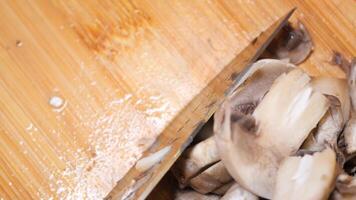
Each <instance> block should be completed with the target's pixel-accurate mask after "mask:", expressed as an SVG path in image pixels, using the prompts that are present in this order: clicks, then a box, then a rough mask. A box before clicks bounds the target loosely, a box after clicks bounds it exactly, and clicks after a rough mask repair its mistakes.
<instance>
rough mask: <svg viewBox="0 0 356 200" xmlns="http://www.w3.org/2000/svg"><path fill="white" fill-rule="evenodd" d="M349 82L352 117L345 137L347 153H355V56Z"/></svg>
mask: <svg viewBox="0 0 356 200" xmlns="http://www.w3.org/2000/svg"><path fill="white" fill-rule="evenodd" d="M348 82H349V89H350V97H351V104H352V109H351V118H350V120H349V121H348V123H347V125H346V128H345V130H344V138H345V143H346V151H347V153H348V154H353V153H356V58H354V59H353V60H352V62H351V65H350V70H349V75H348Z"/></svg>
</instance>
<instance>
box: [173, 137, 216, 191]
mask: <svg viewBox="0 0 356 200" xmlns="http://www.w3.org/2000/svg"><path fill="white" fill-rule="evenodd" d="M219 160H220V157H219V154H218V151H217V148H216V145H215V141H214V138H213V137H210V138H208V139H206V140H204V141H202V142H200V143H198V144H196V145H195V146H192V147H190V148H188V149H187V150H186V151H185V152H184V153H183V155H182V156H181V157H180V158H179V159H178V160H177V162H176V163H175V164H174V165H173V167H172V173H173V175H174V176H175V177H176V179H177V180H178V182H179V184H180V186H181V187H185V186H186V185H187V183H188V181H189V180H190V179H191V178H192V177H194V176H196V175H197V174H198V173H199V172H201V171H202V170H203V169H205V168H206V167H208V166H210V165H212V164H214V163H216V162H218V161H219Z"/></svg>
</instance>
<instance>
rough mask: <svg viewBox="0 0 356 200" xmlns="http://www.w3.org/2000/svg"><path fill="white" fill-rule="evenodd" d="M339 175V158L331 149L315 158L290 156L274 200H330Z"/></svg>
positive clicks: (313, 156)
mask: <svg viewBox="0 0 356 200" xmlns="http://www.w3.org/2000/svg"><path fill="white" fill-rule="evenodd" d="M335 176H336V155H335V152H334V151H333V150H331V149H330V148H327V149H325V150H323V151H322V152H317V153H314V155H305V156H303V157H288V158H286V159H285V160H284V161H283V162H282V164H281V166H280V167H279V170H278V175H277V182H276V187H275V191H274V194H273V199H274V200H285V199H289V200H294V199H295V200H300V199H303V200H322V199H326V198H327V197H328V196H329V194H330V192H331V190H332V186H333V183H334V180H335Z"/></svg>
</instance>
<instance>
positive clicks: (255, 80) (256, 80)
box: [232, 59, 295, 114]
mask: <svg viewBox="0 0 356 200" xmlns="http://www.w3.org/2000/svg"><path fill="white" fill-rule="evenodd" d="M294 67H295V66H294V65H292V64H289V63H287V62H284V61H280V60H274V59H263V60H259V61H257V62H255V63H254V64H253V65H252V66H251V67H250V68H249V70H248V71H247V72H246V73H245V74H244V75H243V76H242V77H241V78H240V79H239V81H238V82H237V84H236V89H235V90H234V94H235V95H234V96H233V97H232V98H233V100H232V101H234V102H235V104H234V105H235V108H234V110H238V111H240V112H242V113H244V114H251V113H252V112H253V110H254V109H255V108H256V106H257V104H258V103H259V102H260V101H261V99H262V98H263V96H264V95H265V94H266V93H267V91H268V90H269V89H270V87H271V86H272V84H273V81H274V80H275V79H276V78H277V77H278V76H280V75H281V74H283V73H285V72H288V71H290V70H292V69H293V68H294Z"/></svg>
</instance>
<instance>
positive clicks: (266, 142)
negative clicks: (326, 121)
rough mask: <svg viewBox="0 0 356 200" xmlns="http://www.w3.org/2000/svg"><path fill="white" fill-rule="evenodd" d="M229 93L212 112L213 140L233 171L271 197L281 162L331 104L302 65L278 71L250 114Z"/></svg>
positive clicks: (240, 180) (249, 187) (244, 182)
mask: <svg viewBox="0 0 356 200" xmlns="http://www.w3.org/2000/svg"><path fill="white" fill-rule="evenodd" d="M236 94H238V93H234V94H233V96H232V97H230V98H228V99H227V100H226V101H225V102H224V104H223V105H222V106H221V108H220V110H218V111H217V112H216V113H215V115H214V132H215V141H216V143H217V147H218V150H219V155H220V157H221V159H222V161H223V163H224V165H225V167H226V168H227V170H228V171H229V173H230V174H231V176H232V177H233V178H234V179H235V180H236V181H237V182H238V183H239V184H240V185H241V186H242V187H244V188H246V189H247V190H249V191H251V192H253V193H254V194H256V195H258V196H261V197H264V198H271V197H272V193H273V189H274V185H275V177H276V173H277V169H278V166H279V164H280V162H281V161H282V160H283V159H284V158H285V157H287V156H289V155H291V154H292V153H295V152H296V151H297V150H298V149H299V147H300V146H301V144H302V143H303V141H304V140H305V138H306V137H307V136H308V134H309V133H310V131H311V130H312V129H313V128H314V127H315V126H316V125H317V123H318V122H319V120H320V119H321V118H322V116H323V115H324V113H325V112H326V110H327V109H328V107H329V103H328V100H327V99H326V97H324V96H323V95H322V94H321V93H319V92H317V91H315V90H314V89H313V88H312V86H311V84H310V78H309V76H308V75H307V74H305V73H304V72H303V71H302V70H300V69H294V70H292V71H290V72H289V73H288V74H282V75H281V76H280V77H278V78H277V79H276V80H275V81H274V83H273V85H272V87H271V88H270V90H269V92H268V93H267V94H266V95H265V97H264V98H263V99H262V101H261V102H260V104H259V105H258V106H257V107H256V109H255V110H254V112H253V114H252V116H250V115H243V114H241V112H236V111H235V110H234V108H235V106H236V103H235V102H234V101H233V99H234V98H236V97H235V96H234V95H236Z"/></svg>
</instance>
